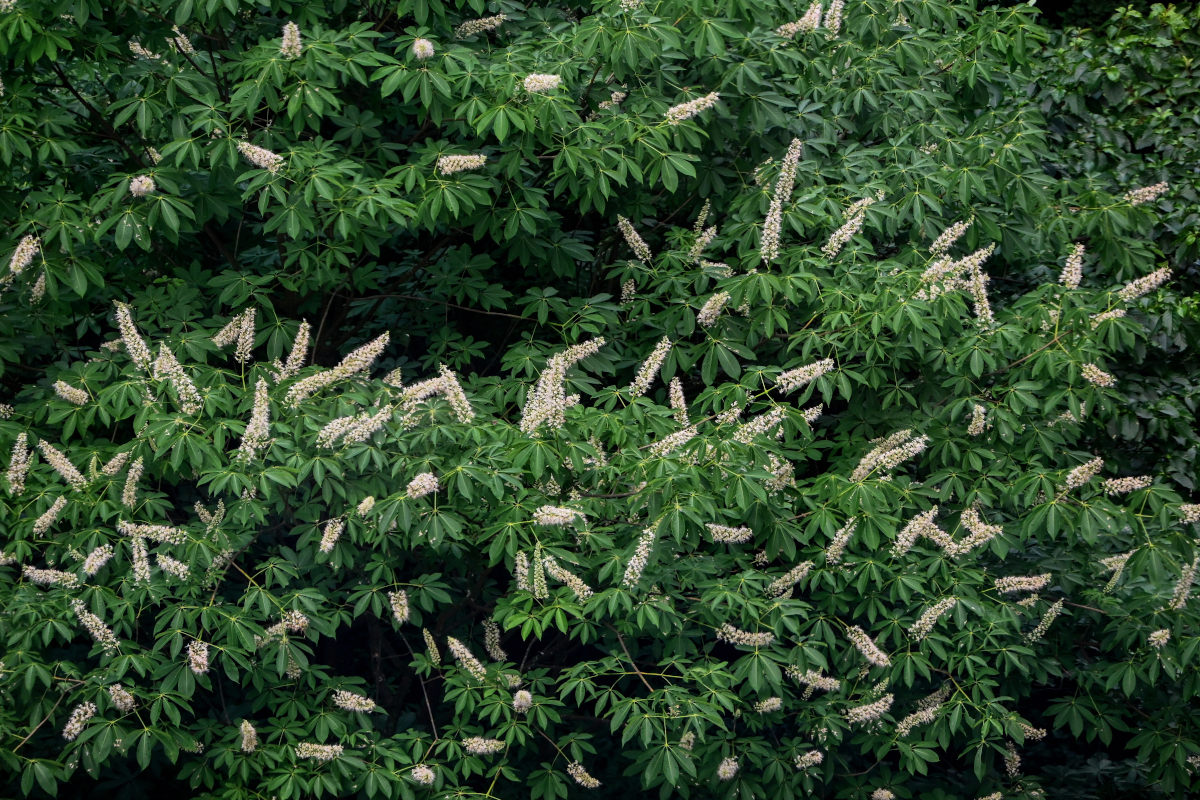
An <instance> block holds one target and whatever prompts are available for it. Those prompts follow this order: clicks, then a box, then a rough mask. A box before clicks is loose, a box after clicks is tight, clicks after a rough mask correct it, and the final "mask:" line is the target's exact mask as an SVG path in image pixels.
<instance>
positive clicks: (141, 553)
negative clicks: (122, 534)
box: [129, 536, 150, 583]
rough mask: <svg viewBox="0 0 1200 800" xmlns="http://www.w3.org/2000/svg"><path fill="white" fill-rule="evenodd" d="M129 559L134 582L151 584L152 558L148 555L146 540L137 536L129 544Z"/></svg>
mask: <svg viewBox="0 0 1200 800" xmlns="http://www.w3.org/2000/svg"><path fill="white" fill-rule="evenodd" d="M129 551H130V553H129V558H130V561H131V562H132V567H133V580H134V582H135V583H149V582H150V557H149V555H147V553H146V540H145V539H143V538H142V537H140V536H135V537H134V539H133V541H131V542H130V543H129Z"/></svg>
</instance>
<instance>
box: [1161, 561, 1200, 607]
mask: <svg viewBox="0 0 1200 800" xmlns="http://www.w3.org/2000/svg"><path fill="white" fill-rule="evenodd" d="M1198 569H1200V555H1197V556H1196V557H1195V558H1193V559H1192V563H1190V564H1188V565H1187V566H1185V567H1184V568H1183V571H1182V572H1181V573H1180V574H1179V580H1178V581H1177V582H1176V583H1175V591H1174V592H1172V593H1171V602H1170V604H1169V605H1168V606H1167V608H1169V609H1171V610H1172V611H1181V610H1182V609H1183V607H1184V606H1186V605H1187V601H1188V597H1189V596H1190V595H1191V593H1192V583H1193V582H1194V581H1195V580H1196V571H1197V570H1198Z"/></svg>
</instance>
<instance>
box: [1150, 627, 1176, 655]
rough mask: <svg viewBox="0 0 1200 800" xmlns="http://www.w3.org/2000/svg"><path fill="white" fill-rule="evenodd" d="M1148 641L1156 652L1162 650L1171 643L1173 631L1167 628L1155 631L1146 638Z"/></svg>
mask: <svg viewBox="0 0 1200 800" xmlns="http://www.w3.org/2000/svg"><path fill="white" fill-rule="evenodd" d="M1146 641H1147V642H1149V643H1150V646H1151V647H1153V648H1154V649H1155V650H1161V649H1163V648H1164V647H1166V646H1167V642H1169V641H1171V631H1169V630H1167V629H1166V628H1162V629H1161V630H1157V631H1154V632H1153V633H1151V634H1150V635H1149V636H1147V637H1146Z"/></svg>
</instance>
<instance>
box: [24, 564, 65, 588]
mask: <svg viewBox="0 0 1200 800" xmlns="http://www.w3.org/2000/svg"><path fill="white" fill-rule="evenodd" d="M21 574H22V575H23V576H25V580H27V581H29V582H30V583H36V584H38V585H39V586H64V587H66V588H68V589H72V588H74V587H76V586H78V585H79V579H78V578H77V577H75V576H74V575H73V574H71V573H70V572H63V571H62V570H59V569H39V568H37V567H31V566H29V565H28V564H26V565H25V566H23V567H21Z"/></svg>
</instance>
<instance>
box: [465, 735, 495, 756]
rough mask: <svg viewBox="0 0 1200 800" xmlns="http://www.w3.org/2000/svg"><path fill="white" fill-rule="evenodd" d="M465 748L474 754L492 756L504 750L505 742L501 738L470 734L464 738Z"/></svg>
mask: <svg viewBox="0 0 1200 800" xmlns="http://www.w3.org/2000/svg"><path fill="white" fill-rule="evenodd" d="M462 743H463V749H464V750H466V751H467V752H468V753H470V754H471V755H473V756H490V755H493V754H495V753H500V752H503V751H504V742H503V741H502V740H500V739H484V738H483V737H481V736H468V737H467V738H465V739H463V742H462Z"/></svg>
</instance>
